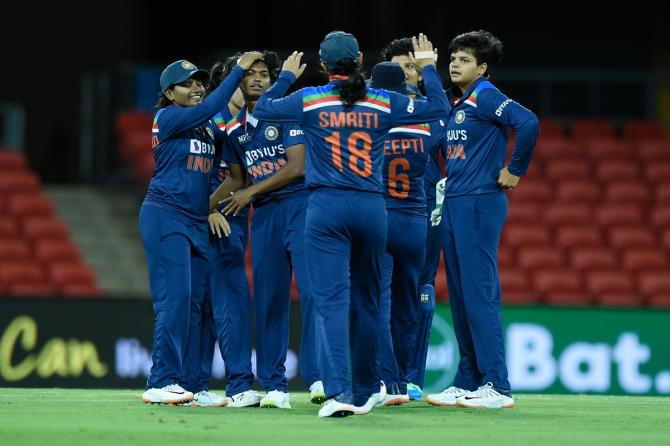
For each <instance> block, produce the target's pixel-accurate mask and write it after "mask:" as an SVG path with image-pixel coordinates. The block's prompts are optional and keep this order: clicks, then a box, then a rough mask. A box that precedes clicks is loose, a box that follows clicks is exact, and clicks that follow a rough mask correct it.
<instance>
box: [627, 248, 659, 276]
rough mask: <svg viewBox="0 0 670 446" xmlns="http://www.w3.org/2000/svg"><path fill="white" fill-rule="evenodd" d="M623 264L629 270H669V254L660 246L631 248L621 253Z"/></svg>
mask: <svg viewBox="0 0 670 446" xmlns="http://www.w3.org/2000/svg"><path fill="white" fill-rule="evenodd" d="M621 265H622V266H623V267H624V269H625V270H627V271H632V272H635V273H637V272H644V271H668V269H669V268H668V265H669V263H668V256H667V254H666V253H665V251H663V250H662V249H658V248H644V249H640V248H630V249H626V250H624V251H623V252H622V253H621Z"/></svg>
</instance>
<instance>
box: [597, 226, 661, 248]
mask: <svg viewBox="0 0 670 446" xmlns="http://www.w3.org/2000/svg"><path fill="white" fill-rule="evenodd" d="M608 240H609V244H610V246H611V247H612V248H615V249H627V248H653V247H654V246H656V237H655V235H654V233H653V231H652V230H651V229H648V228H646V227H642V226H640V227H635V226H615V227H612V228H611V229H610V230H609V233H608Z"/></svg>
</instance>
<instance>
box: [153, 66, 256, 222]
mask: <svg viewBox="0 0 670 446" xmlns="http://www.w3.org/2000/svg"><path fill="white" fill-rule="evenodd" d="M243 75H244V70H243V69H242V68H240V67H239V66H236V67H234V68H233V70H232V71H231V73H230V75H229V76H228V77H227V78H226V79H225V80H224V81H223V82H222V83H221V85H219V86H218V87H217V88H216V89H215V90H214V91H213V92H212V93H211V94H210V95H208V96H207V97H206V98H205V99H204V100H203V101H202V103H200V104H198V105H195V106H193V107H180V106H178V105H170V106H168V107H165V108H162V109H160V110H158V112H156V115H155V117H154V123H153V128H152V135H153V136H152V140H151V142H152V147H153V152H154V158H155V167H154V171H153V175H152V177H151V182H150V184H149V190H148V191H147V196H146V198H145V199H144V205H147V206H154V207H158V208H163V209H167V210H171V211H175V210H176V211H177V212H178V214H179V215H182V216H185V217H187V218H190V219H195V220H199V221H205V220H207V215H208V214H209V187H210V184H209V180H210V173H211V171H212V167H213V164H214V156H215V145H216V144H217V143H218V138H219V137H220V135H217V128H218V126H217V124H216V123H215V122H214V120H213V117H214V115H216V114H217V112H219V111H220V110H222V109H223V108H224V107H226V106H227V105H228V103H227V98H229V97H230V96H231V95H232V94H233V92H234V91H235V89H236V88H237V85H238V83H239V81H240V79H241V78H242V76H243Z"/></svg>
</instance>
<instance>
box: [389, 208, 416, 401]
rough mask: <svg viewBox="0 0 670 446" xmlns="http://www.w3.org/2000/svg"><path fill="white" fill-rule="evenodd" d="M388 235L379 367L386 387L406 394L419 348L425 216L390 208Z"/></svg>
mask: <svg viewBox="0 0 670 446" xmlns="http://www.w3.org/2000/svg"><path fill="white" fill-rule="evenodd" d="M387 234H388V236H387V240H386V253H385V255H384V261H383V270H382V293H381V297H380V302H379V353H378V355H379V356H378V357H379V368H380V373H381V376H382V379H383V380H384V383H386V386H387V389H388V388H389V387H390V386H392V385H398V386H399V389H400V393H401V394H406V393H407V382H408V378H407V375H408V373H409V369H410V367H411V365H412V360H413V359H414V355H415V352H416V349H417V346H416V342H417V326H418V323H419V302H420V301H419V279H420V276H421V271H422V270H423V261H424V258H425V255H426V246H425V240H426V218H425V216H422V215H416V214H411V213H408V212H402V211H397V210H389V211H388V232H387Z"/></svg>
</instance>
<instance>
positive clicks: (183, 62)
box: [181, 60, 195, 70]
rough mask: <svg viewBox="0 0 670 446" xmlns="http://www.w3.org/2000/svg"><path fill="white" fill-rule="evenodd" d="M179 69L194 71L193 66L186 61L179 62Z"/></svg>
mask: <svg viewBox="0 0 670 446" xmlns="http://www.w3.org/2000/svg"><path fill="white" fill-rule="evenodd" d="M181 67H182V68H183V69H184V70H195V65H193V64H192V63H191V62H189V61H188V60H183V61H182V62H181Z"/></svg>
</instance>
